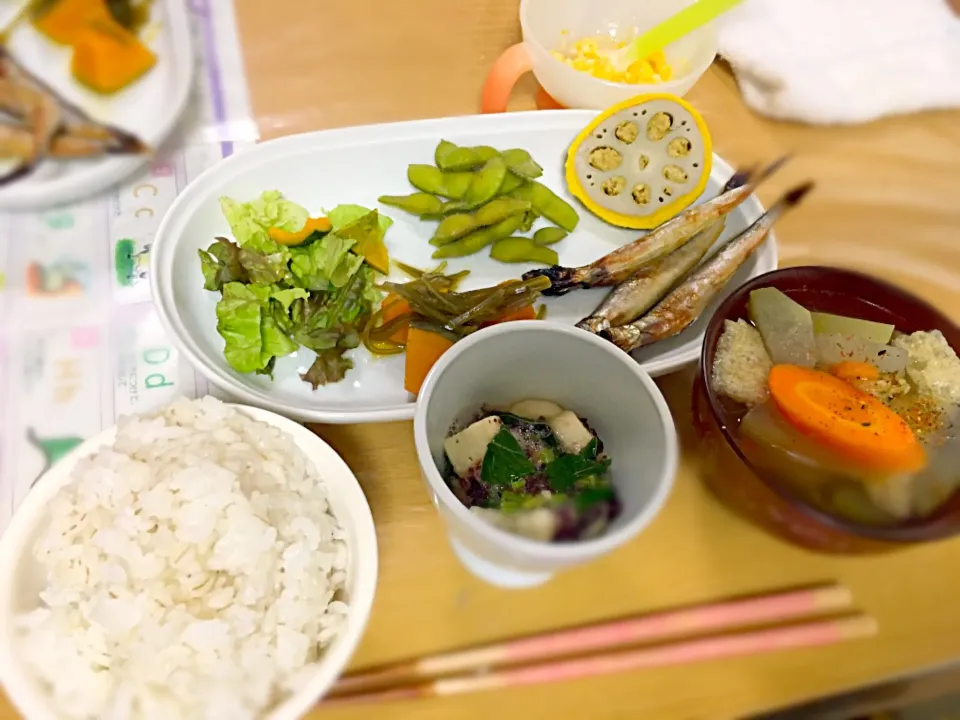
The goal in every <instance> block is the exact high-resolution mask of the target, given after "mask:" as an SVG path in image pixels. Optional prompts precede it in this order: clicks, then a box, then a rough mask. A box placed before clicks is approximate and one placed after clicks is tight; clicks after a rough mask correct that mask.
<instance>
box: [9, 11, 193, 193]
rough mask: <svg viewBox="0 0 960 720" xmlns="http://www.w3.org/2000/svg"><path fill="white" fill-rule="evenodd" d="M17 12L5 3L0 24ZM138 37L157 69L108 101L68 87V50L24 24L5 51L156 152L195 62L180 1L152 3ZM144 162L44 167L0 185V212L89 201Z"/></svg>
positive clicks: (113, 159) (185, 95) (180, 106)
mask: <svg viewBox="0 0 960 720" xmlns="http://www.w3.org/2000/svg"><path fill="white" fill-rule="evenodd" d="M19 6H20V2H7V3H4V5H3V7H2V10H0V13H2V14H0V24H2V23H5V21H6V20H7V19H9V18H10V17H11V16H12V15H13V13H14V12H15V11H16V9H17V8H19ZM140 37H141V40H143V41H144V42H145V43H146V44H147V45H149V47H150V49H151V50H153V51H154V52H155V53H156V54H157V64H156V65H154V67H153V68H152V69H151V70H150V72H148V73H147V74H146V75H144V76H143V77H142V78H141V79H140V80H138V81H137V82H135V83H134V84H133V85H131V86H130V87H128V88H125V89H124V90H121V91H120V92H118V93H115V94H113V95H99V94H97V93H95V92H93V91H91V90H88V89H86V88H84V87H83V86H82V85H80V84H79V83H78V82H77V81H76V80H74V79H73V76H72V75H71V74H70V57H71V52H72V51H71V49H70V48H68V47H64V46H62V45H58V44H57V43H55V42H53V41H52V40H50V39H49V38H47V37H46V36H45V35H43V34H41V33H40V32H39V31H38V30H37V29H36V28H34V27H33V25H32V24H30V23H28V22H24V23H22V24H21V25H20V26H19V27H18V28H17V29H16V31H14V33H13V36H12V37H11V38H10V42H9V45H8V49H9V51H10V54H11V55H12V56H13V58H14V59H15V60H16V61H17V62H18V63H19V64H20V65H22V66H24V67H25V68H26V69H27V70H29V71H30V72H31V73H33V74H34V75H36V76H37V77H38V78H40V79H41V80H43V81H44V82H45V83H46V84H47V85H49V86H50V87H51V88H53V89H54V90H55V91H56V92H57V93H58V94H59V95H60V96H61V97H63V98H64V99H65V100H67V101H69V102H70V103H72V104H74V105H76V106H78V107H80V108H81V109H83V110H84V111H85V112H87V113H88V114H89V115H90V116H91V117H92V118H93V119H94V120H98V121H100V122H103V123H107V124H109V125H113V126H116V127H118V128H120V129H122V130H126V131H128V132H130V133H133V134H134V135H136V136H137V137H138V138H140V139H141V140H143V141H144V142H145V143H146V144H147V145H149V146H150V147H153V148H156V147H157V146H159V145H160V143H162V142H163V141H164V140H165V139H166V137H167V136H168V135H169V134H170V133H171V131H172V130H173V128H174V126H175V125H176V122H177V120H178V119H179V117H180V115H181V113H182V112H183V110H184V108H185V107H186V104H187V100H188V99H189V97H190V86H191V82H192V79H193V66H194V59H193V45H192V43H191V40H190V24H189V19H188V17H187V7H186V0H157V2H155V3H154V4H153V7H152V10H151V13H150V20H149V22H148V23H147V25H146V26H145V27H144V28H143V30H142V31H141V33H140ZM149 160H150V155H146V154H144V155H107V156H104V157H102V158H96V159H91V160H67V161H64V160H44V161H42V162H41V163H40V164H38V166H37V167H36V169H34V171H33V172H32V173H30V174H29V175H26V176H24V177H22V178H18V179H16V180H13V181H11V182H10V183H8V184H6V185H0V210H8V211H19V210H33V209H37V208H43V207H49V206H51V205H59V204H62V203H68V202H73V201H75V200H79V199H81V198H84V197H88V196H90V195H95V194H97V193H99V192H102V191H103V190H105V189H107V188H108V187H110V186H111V185H113V184H114V183H116V182H119V181H120V180H122V179H123V178H124V177H126V176H127V175H129V174H130V173H132V172H133V171H134V170H136V169H137V168H139V167H142V166H143V165H144V164H146V163H147V162H148V161H149ZM6 167H8V166H7V165H3V168H4V169H5V168H6Z"/></svg>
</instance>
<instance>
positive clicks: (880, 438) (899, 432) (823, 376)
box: [769, 365, 926, 473]
mask: <svg viewBox="0 0 960 720" xmlns="http://www.w3.org/2000/svg"><path fill="white" fill-rule="evenodd" d="M769 384H770V396H771V397H772V398H773V401H774V403H775V404H776V406H777V408H778V409H779V410H780V412H781V413H783V415H784V416H785V417H786V418H787V420H789V421H790V423H791V424H792V425H793V426H794V427H796V428H797V429H798V430H800V431H801V432H802V433H804V434H805V435H807V436H809V437H811V438H813V439H815V440H817V441H818V442H821V443H823V444H824V445H826V446H828V447H830V448H832V449H833V450H835V451H836V452H837V453H839V454H841V455H842V456H843V457H845V458H847V459H849V460H851V461H853V462H855V463H856V464H857V465H858V466H860V467H863V468H865V469H870V470H881V471H888V472H893V473H897V472H914V471H916V470H919V469H920V468H922V467H923V466H924V465H925V464H926V453H925V452H924V449H923V446H922V445H921V444H920V441H919V440H918V439H917V437H916V435H914V434H913V431H912V430H910V427H909V426H908V425H907V424H906V423H905V422H904V421H903V419H902V418H901V417H900V416H899V415H897V414H896V413H895V412H893V410H891V409H890V408H888V407H887V406H886V405H884V404H883V403H881V402H880V401H879V400H877V399H876V398H874V397H873V396H871V395H868V394H867V393H864V392H861V391H860V390H858V389H857V388H855V387H854V386H853V385H851V384H849V383H847V382H844V381H843V380H841V379H840V378H838V377H834V376H833V375H830V374H828V373H825V372H820V371H819V370H811V369H810V368H804V367H799V366H797V365H774V366H773V369H771V370H770V377H769Z"/></svg>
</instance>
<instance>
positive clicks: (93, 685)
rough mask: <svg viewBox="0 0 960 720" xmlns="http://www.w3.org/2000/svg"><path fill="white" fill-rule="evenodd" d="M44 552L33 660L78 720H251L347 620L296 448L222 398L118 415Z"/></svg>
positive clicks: (329, 535) (337, 537)
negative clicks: (107, 444) (107, 443)
mask: <svg viewBox="0 0 960 720" xmlns="http://www.w3.org/2000/svg"><path fill="white" fill-rule="evenodd" d="M72 480H73V481H72V484H71V485H70V486H68V487H67V488H65V489H64V490H63V491H61V492H60V494H59V495H58V496H57V498H56V499H55V500H54V502H53V503H52V504H51V507H50V511H51V514H52V522H51V525H50V527H49V529H48V531H47V532H46V533H45V535H44V536H43V537H42V538H41V540H40V542H39V543H38V545H37V548H36V558H37V559H38V561H39V562H40V563H41V564H42V565H43V567H44V569H45V571H46V579H45V585H44V588H43V591H42V593H41V595H40V597H41V600H42V605H41V607H40V608H38V609H36V610H34V611H33V612H31V613H29V614H28V615H25V616H24V617H23V618H22V619H21V620H22V622H21V627H22V630H23V636H22V643H23V648H22V653H23V654H22V656H23V658H24V660H25V661H26V662H27V663H28V664H29V667H30V668H31V670H32V671H33V672H34V673H36V675H38V676H39V677H40V678H41V680H42V681H43V682H44V683H46V684H47V685H49V687H50V689H51V691H52V694H53V695H54V697H55V700H56V703H57V707H58V709H59V711H60V713H61V714H62V715H63V716H64V717H66V718H84V719H86V718H98V719H103V720H114V719H116V720H120V719H121V718H122V719H124V720H127V719H128V718H129V719H136V718H144V719H146V718H149V719H151V720H152V719H156V720H175V719H176V718H204V719H205V720H212V719H214V718H217V719H220V718H222V719H224V720H244V719H246V718H251V719H252V718H257V717H261V716H262V715H263V712H264V710H265V709H267V708H269V707H270V706H271V705H273V704H275V703H276V702H277V701H278V700H280V699H282V697H283V696H284V695H285V694H287V693H289V692H290V691H292V690H293V689H295V688H296V687H297V685H298V684H299V683H302V682H303V681H304V680H305V679H306V677H307V676H309V675H310V674H311V673H312V671H313V670H315V666H313V665H312V663H315V662H316V661H317V660H318V658H319V656H320V655H321V654H322V649H323V648H324V647H325V646H326V645H328V644H329V643H330V642H331V640H332V639H333V638H334V637H335V636H336V635H337V633H338V631H339V630H340V629H341V627H342V626H343V624H344V623H345V619H346V613H347V606H346V605H345V604H344V602H342V601H341V600H339V599H338V598H339V594H340V593H341V591H342V590H343V587H344V581H345V579H346V578H345V573H346V570H345V569H346V564H347V548H346V544H345V542H344V532H343V529H342V528H341V527H340V526H339V525H338V523H337V521H336V519H335V518H334V517H333V516H332V515H331V514H330V510H329V508H328V504H327V493H326V490H325V488H324V485H323V481H322V479H321V477H320V476H319V475H318V473H317V470H316V468H314V467H313V466H312V465H311V463H310V462H309V461H308V460H307V458H306V457H305V456H304V455H303V453H302V452H301V451H300V450H299V449H298V448H297V447H296V446H295V445H294V443H293V441H292V440H291V438H290V437H289V436H287V435H285V434H283V433H281V432H280V431H279V430H277V429H276V428H273V427H271V426H269V425H267V424H265V423H262V422H258V421H254V420H252V419H250V418H248V417H247V416H245V415H243V414H242V413H240V412H237V411H236V410H234V409H232V408H230V407H229V406H226V405H224V404H222V403H220V402H219V401H217V400H215V399H213V398H204V399H203V400H196V401H190V400H181V401H178V402H176V403H175V404H173V405H171V406H169V407H167V408H165V409H164V410H162V411H160V412H159V413H158V414H156V415H153V416H141V417H130V418H123V419H121V422H120V424H119V431H118V435H117V440H116V442H115V443H114V445H113V447H112V448H105V449H102V450H101V451H99V452H98V453H97V454H96V455H94V456H93V457H91V458H89V459H87V460H85V461H83V462H82V463H81V464H80V465H79V466H78V467H77V468H76V470H75V472H74V474H73V479H72Z"/></svg>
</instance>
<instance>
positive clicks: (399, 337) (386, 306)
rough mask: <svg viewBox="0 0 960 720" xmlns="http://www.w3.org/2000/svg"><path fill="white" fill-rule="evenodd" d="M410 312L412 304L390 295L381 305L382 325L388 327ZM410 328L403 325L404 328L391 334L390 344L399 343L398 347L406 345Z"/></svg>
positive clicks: (397, 296)
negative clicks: (388, 324) (389, 323)
mask: <svg viewBox="0 0 960 720" xmlns="http://www.w3.org/2000/svg"><path fill="white" fill-rule="evenodd" d="M410 312H411V310H410V303H408V302H407V301H406V300H404V299H403V298H402V297H400V296H399V295H395V294H394V293H390V294H389V295H387V296H386V297H385V298H384V299H383V303H382V304H381V305H380V324H381V325H386V324H387V323H388V322H390V321H391V320H394V319H395V318H398V317H400V316H401V315H406V314H408V313H410ZM408 328H409V325H403V327H399V328H397V329H396V330H394V331H393V332H392V333H391V334H390V337H389V338H388V339H389V340H390V342H393V343H397V344H398V345H405V344H406V342H407V330H408Z"/></svg>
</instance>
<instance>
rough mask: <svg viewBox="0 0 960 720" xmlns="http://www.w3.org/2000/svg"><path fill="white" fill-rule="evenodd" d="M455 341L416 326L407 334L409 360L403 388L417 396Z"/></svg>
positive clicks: (405, 367)
mask: <svg viewBox="0 0 960 720" xmlns="http://www.w3.org/2000/svg"><path fill="white" fill-rule="evenodd" d="M453 343H454V339H453V338H451V337H448V336H447V335H445V334H443V333H441V332H438V331H435V330H429V329H425V328H422V327H418V326H416V325H411V326H410V328H409V330H408V332H407V360H406V364H405V365H404V368H403V387H404V388H405V389H406V391H407V392H409V393H413V394H414V395H416V394H417V393H419V392H420V388H421V387H422V386H423V381H424V380H425V379H426V377H427V373H429V372H430V368H432V367H433V366H434V364H436V362H437V360H439V359H440V356H441V355H443V354H444V353H445V352H446V351H447V350H449V349H450V348H451V347H453Z"/></svg>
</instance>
